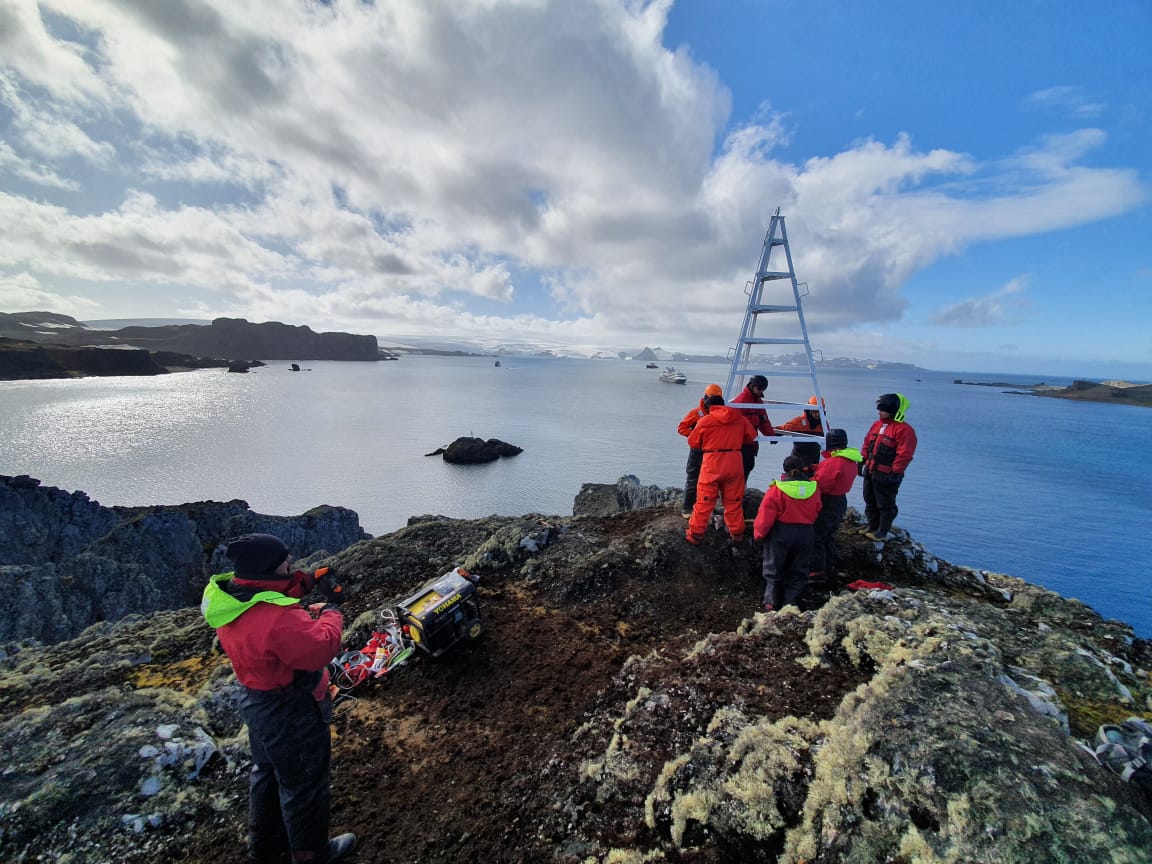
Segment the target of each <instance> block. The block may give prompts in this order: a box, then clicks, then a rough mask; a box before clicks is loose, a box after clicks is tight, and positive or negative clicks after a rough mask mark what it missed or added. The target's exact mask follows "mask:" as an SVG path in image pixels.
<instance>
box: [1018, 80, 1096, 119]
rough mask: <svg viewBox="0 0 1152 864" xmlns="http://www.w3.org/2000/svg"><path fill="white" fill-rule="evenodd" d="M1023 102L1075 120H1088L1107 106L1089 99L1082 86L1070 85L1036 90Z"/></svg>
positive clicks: (1031, 106) (1028, 105)
mask: <svg viewBox="0 0 1152 864" xmlns="http://www.w3.org/2000/svg"><path fill="white" fill-rule="evenodd" d="M1024 104H1025V105H1026V106H1027V107H1029V108H1033V109H1037V110H1041V111H1049V112H1052V113H1055V114H1060V115H1064V116H1069V117H1073V118H1075V119H1077V120H1090V119H1092V118H1095V117H1099V116H1100V115H1101V114H1103V113H1104V111H1105V110H1106V109H1107V107H1108V106H1107V105H1105V104H1104V103H1103V102H1097V101H1094V100H1092V99H1090V98H1089V97H1088V96H1087V95H1086V94H1085V92H1084V90H1083V88H1081V87H1073V86H1070V85H1059V86H1056V87H1046V88H1044V89H1043V90H1037V91H1035V92H1034V93H1030V94H1029V95H1028V97H1027V98H1026V99H1025V100H1024Z"/></svg>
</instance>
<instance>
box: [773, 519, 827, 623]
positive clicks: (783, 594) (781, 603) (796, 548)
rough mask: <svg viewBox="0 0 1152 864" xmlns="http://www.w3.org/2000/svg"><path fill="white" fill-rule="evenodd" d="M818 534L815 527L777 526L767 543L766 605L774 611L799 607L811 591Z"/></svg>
mask: <svg viewBox="0 0 1152 864" xmlns="http://www.w3.org/2000/svg"><path fill="white" fill-rule="evenodd" d="M815 536H816V534H815V531H814V530H813V529H812V526H811V525H793V524H789V523H785V522H777V523H776V524H775V525H773V526H772V530H771V531H770V532H768V536H767V537H766V538H765V539H764V570H763V573H764V581H765V583H767V584H766V585H765V587H764V602H765V603H770V604H771V605H772V608H773V609H783V608H784V607H785V606H788V605H793V606H798V605H799V604H800V601H801V600H802V599H803V597H804V594H805V593H806V592H807V591H808V563H809V560H810V559H811V557H812V545H813V542H814V539H815Z"/></svg>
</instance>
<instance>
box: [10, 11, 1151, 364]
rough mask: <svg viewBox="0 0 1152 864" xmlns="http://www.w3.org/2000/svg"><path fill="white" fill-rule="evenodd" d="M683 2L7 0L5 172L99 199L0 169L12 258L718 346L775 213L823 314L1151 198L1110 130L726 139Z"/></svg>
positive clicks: (238, 290)
mask: <svg viewBox="0 0 1152 864" xmlns="http://www.w3.org/2000/svg"><path fill="white" fill-rule="evenodd" d="M669 5H670V4H669V2H650V3H642V2H628V3H621V2H614V0H508V2H502V3H491V2H487V0H454V2H449V0H425V2H420V3H411V2H407V0H378V2H376V3H374V4H360V3H348V4H334V5H331V6H328V5H324V4H283V3H280V2H274V0H265V2H252V3H245V4H232V3H225V2H223V0H215V2H204V0H195V2H193V0H168V2H164V3H139V2H134V0H119V2H118V0H42V2H41V4H40V5H39V6H37V5H36V4H34V3H31V2H21V3H19V4H18V5H17V6H16V7H15V8H14V10H12V9H10V10H9V11H8V13H6V14H7V16H8V17H7V18H6V19H5V22H6V25H7V26H8V27H10V28H12V29H11V32H14V33H15V34H16V35H15V36H11V37H0V39H3V38H7V41H6V42H4V43H3V44H4V45H9V44H11V45H16V44H18V45H19V46H20V47H19V50H16V51H14V52H12V53H4V54H2V55H0V67H5V66H6V67H7V68H8V71H7V72H6V73H5V72H0V74H2V75H5V76H6V77H5V79H4V80H6V81H7V82H8V86H7V89H6V90H5V91H4V93H5V97H4V98H5V102H6V104H9V105H10V106H12V107H13V112H14V115H13V116H14V120H13V129H14V130H15V132H16V133H17V135H16V137H15V139H14V142H13V145H12V147H11V148H10V150H9V151H7V153H6V152H4V151H0V170H4V166H5V165H11V166H17V167H18V166H24V167H23V169H22V170H25V171H29V170H32V171H35V170H36V168H37V166H38V165H39V164H40V162H39V161H37V159H43V160H47V162H48V164H49V166H50V167H47V168H44V169H43V176H44V177H45V178H53V177H55V178H56V179H57V180H59V185H58V188H61V189H63V188H65V187H64V185H63V184H79V185H81V186H82V187H83V188H84V190H85V191H87V190H88V189H89V188H90V187H92V188H97V189H99V190H102V191H101V192H100V193H99V194H98V193H97V192H96V191H93V192H91V193H90V194H89V195H87V196H82V197H83V200H82V201H75V200H72V199H67V198H65V197H64V196H58V197H56V198H53V197H52V196H51V195H47V196H46V199H45V200H39V199H37V200H33V199H30V198H25V197H22V196H20V195H17V194H14V193H4V192H2V191H0V220H3V223H4V224H5V225H6V226H11V227H10V229H9V230H7V231H6V232H5V233H4V234H3V235H0V271H2V270H7V271H9V272H16V271H26V272H29V273H35V274H39V275H41V276H42V277H47V276H63V277H69V278H71V279H79V280H86V281H88V282H90V283H92V284H93V285H94V286H96V287H94V289H93V291H94V296H100V294H99V292H100V290H101V288H100V286H108V285H111V284H116V285H121V284H127V285H133V286H138V287H139V288H140V289H141V290H146V289H147V288H149V287H150V286H157V285H160V286H173V287H177V288H180V289H182V290H183V291H184V292H185V294H186V296H185V297H184V298H183V299H181V301H180V302H181V303H183V304H184V306H185V309H184V311H190V310H191V309H193V308H194V309H195V310H196V311H197V312H198V313H199V314H201V315H203V316H205V317H210V316H211V315H213V314H217V313H221V314H222V313H229V314H240V315H246V316H247V317H250V318H253V319H259V318H261V317H262V316H267V317H270V318H279V319H281V320H287V321H290V322H292V323H309V324H312V325H314V326H320V327H330V326H344V327H347V328H348V329H355V330H359V331H365V330H366V331H370V332H376V333H381V334H385V333H388V332H392V331H393V330H395V331H396V332H399V330H400V328H405V330H406V332H413V333H415V332H420V331H422V330H423V331H429V332H452V331H457V330H464V329H466V330H468V331H470V332H482V333H492V334H495V333H497V332H498V331H501V330H503V331H505V332H506V333H507V334H509V335H518V336H519V335H523V336H525V337H526V338H527V337H532V338H539V339H541V340H549V339H551V340H556V341H565V340H567V341H571V342H579V343H580V344H600V345H609V346H610V345H613V344H616V345H623V346H629V345H638V344H643V343H644V342H650V343H652V344H656V343H658V342H662V343H664V344H676V345H678V346H681V347H683V348H685V349H689V350H706V351H710V352H712V351H718V350H722V349H723V347H725V346H726V345H727V344H729V342H730V340H731V339H732V338H733V335H734V334H733V333H732V330H733V323H732V322H733V321H734V320H738V317H739V316H740V315H741V314H742V311H743V308H744V303H745V297H744V295H743V293H742V289H743V286H744V283H745V282H746V280H747V279H748V278H749V277H750V276H751V274H752V271H753V269H754V266H755V263H756V258H757V256H758V253H759V247H760V243H761V240H762V237H763V232H764V229H765V227H766V224H767V218H768V215H769V214H770V213H771V212H772V211H773V210H774V209H775V208H776V206H781V207H782V208H783V211H784V213H785V214H786V215H787V216H788V219H789V221H788V228H789V236H790V239H791V241H792V244H793V248H794V251H795V252H796V267H797V271H798V273H799V274H800V276H801V278H802V279H805V280H806V281H808V282H810V283H811V285H812V286H813V294H812V296H811V297H810V299H809V300H808V302H807V305H806V312H807V314H808V320H809V322H810V323H811V324H812V325H813V326H814V328H815V329H816V330H817V332H825V333H832V332H844V331H843V330H837V328H852V327H860V326H867V325H869V324H871V323H881V322H886V321H892V320H895V319H897V318H899V316H901V315H902V313H903V310H904V308H905V305H906V304H905V300H904V298H903V297H902V294H901V291H902V288H903V286H904V284H905V282H906V281H907V279H908V278H909V277H910V276H911V275H912V274H913V273H915V272H916V271H917V270H918V269H921V268H923V267H925V266H927V265H928V264H930V263H932V262H933V261H935V260H937V259H939V258H940V257H942V256H946V255H952V254H956V253H958V252H960V251H962V250H963V249H965V248H967V247H968V246H970V245H972V244H975V243H979V242H983V241H986V240H989V239H995V238H1001V237H1011V236H1019V235H1027V234H1032V233H1037V232H1042V231H1050V230H1054V229H1057V228H1065V227H1071V226H1074V225H1078V224H1084V223H1086V222H1090V221H1092V220H1096V219H1100V218H1104V217H1107V216H1111V215H1115V214H1118V213H1122V212H1125V211H1126V210H1130V209H1132V208H1133V207H1136V206H1138V205H1139V204H1140V203H1141V202H1143V201H1144V200H1146V191H1145V189H1144V187H1143V186H1142V185H1141V182H1140V179H1139V177H1138V176H1137V174H1136V173H1135V172H1133V171H1127V170H1123V169H1115V168H1103V167H1087V166H1085V165H1084V164H1082V163H1083V161H1084V159H1085V156H1086V154H1088V153H1089V152H1090V151H1091V150H1092V149H1093V148H1095V147H1099V146H1100V144H1101V143H1102V142H1103V140H1104V137H1103V133H1102V132H1100V131H1099V130H1094V129H1086V130H1081V131H1079V132H1076V133H1073V134H1070V135H1065V136H1062V137H1049V138H1044V139H1041V140H1040V141H1038V142H1036V144H1035V145H1034V146H1031V147H1029V148H1027V149H1025V150H1022V151H1021V152H1019V153H1017V154H1013V155H1012V156H1011V157H1009V158H1006V159H1002V160H998V161H995V162H980V161H978V160H976V159H974V158H972V157H970V156H968V155H966V154H963V153H959V152H955V151H952V150H947V149H942V148H937V149H933V150H929V151H922V150H918V149H917V148H916V146H915V145H914V143H913V139H912V138H911V137H910V136H907V135H902V136H900V137H898V138H897V139H896V140H894V141H892V142H891V143H886V142H882V141H875V140H863V141H860V142H857V143H856V144H854V145H853V146H852V147H850V148H848V149H846V150H845V151H844V152H841V153H837V154H833V155H829V156H826V157H820V158H814V159H810V160H808V161H807V162H804V163H802V164H794V163H791V162H788V161H785V160H783V159H781V158H780V157H779V156H778V151H779V149H780V148H781V146H782V145H783V144H784V143H785V142H786V140H787V138H786V136H787V131H786V129H785V124H784V118H783V117H782V116H780V115H777V114H774V113H773V112H772V110H771V109H770V107H769V106H768V105H767V104H766V105H765V106H763V108H762V109H761V111H760V112H759V113H758V114H757V116H756V118H755V119H754V121H753V122H749V123H746V124H744V125H742V126H739V127H736V128H731V129H728V128H727V123H728V114H729V110H730V102H731V99H730V95H729V93H728V92H727V91H726V90H725V88H724V87H723V86H722V85H721V84H720V82H719V81H718V80H717V79H716V76H715V74H714V73H713V72H712V71H711V70H710V69H708V68H707V67H706V66H703V65H701V64H698V63H696V62H695V61H694V60H693V59H692V57H691V56H690V55H689V54H688V53H687V52H686V51H676V52H673V51H669V50H667V49H666V48H664V47H663V45H662V43H661V39H662V36H663V31H664V24H665V19H666V16H667V13H668V9H669ZM37 10H45V11H44V16H45V18H46V19H48V20H49V23H50V25H51V26H45V25H44V23H43V21H44V20H45V19H42V18H41V16H40V13H39V12H38V11H37ZM52 16H58V19H53V18H52ZM65 21H66V22H69V27H70V28H71V30H74V31H75V33H78V34H81V35H80V36H78V37H73V38H72V39H71V41H70V40H69V39H66V38H64V36H63V35H61V34H63V33H64V32H65V31H66V30H68V29H69V28H66V27H64V26H63V24H62V23H61V22H65ZM2 32H3V28H2V27H0V33H2ZM54 34H55V35H54ZM0 47H3V45H0ZM717 145H718V146H717ZM32 154H39V155H38V157H37V159H34V158H33V155H32ZM69 156H71V157H82V158H83V159H85V160H87V162H88V166H87V168H86V169H85V171H86V172H87V173H85V171H81V170H80V169H74V170H75V171H76V172H77V173H74V174H70V173H67V172H66V171H65V169H64V168H63V167H60V166H61V165H62V164H63V160H65V159H66V158H67V157H69ZM73 161H75V160H73ZM7 170H10V171H15V170H17V169H16V168H8V169H7ZM52 172H55V173H52ZM125 178H127V179H125ZM95 181H99V182H95ZM41 185H42V186H45V187H51V186H53V183H52V182H51V180H44V181H43V182H42V183H41ZM73 188H74V187H73ZM109 190H112V191H111V192H110V191H109ZM49 191H51V189H50V190H49ZM521 273H527V274H528V278H527V279H526V280H523V281H518V280H520V276H519V274H521ZM537 283H539V284H542V285H544V286H545V291H547V292H549V294H548V296H540V295H539V294H538V293H536V291H535V286H536V284H537ZM974 314H975V313H974Z"/></svg>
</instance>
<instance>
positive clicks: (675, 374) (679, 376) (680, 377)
mask: <svg viewBox="0 0 1152 864" xmlns="http://www.w3.org/2000/svg"><path fill="white" fill-rule="evenodd" d="M660 380H661V381H663V382H664V383H665V384H687V383H688V376H687V375H685V374H684V373H683V372H681V371H680V370H678V369H677V368H676V367H675V366H665V367H664V371H663V372H661V373H660Z"/></svg>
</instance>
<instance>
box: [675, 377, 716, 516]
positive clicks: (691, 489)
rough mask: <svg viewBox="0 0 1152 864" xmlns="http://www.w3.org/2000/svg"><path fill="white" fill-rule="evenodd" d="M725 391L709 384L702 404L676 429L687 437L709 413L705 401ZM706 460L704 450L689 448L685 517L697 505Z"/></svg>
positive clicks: (685, 486)
mask: <svg viewBox="0 0 1152 864" xmlns="http://www.w3.org/2000/svg"><path fill="white" fill-rule="evenodd" d="M723 394H724V391H723V390H721V389H720V385H719V384H709V385H708V386H707V387H705V388H704V395H703V396H701V397H700V404H699V405H698V406H697V407H695V408H693V409H692V410H691V411H689V412H688V413H687V414H685V415H684V419H683V420H681V421H680V425H679V426H677V427H676V431H677V432H679V433H680V434H681V435H683V436H684V437H685V438H687V437H688V436H689V435H691V434H692V430H693V429H695V428H696V424H697V423H699V422H700V418H701V417H703V416H704V415H705V414H707V413H708V406H707V405H706V404H705V401H706V400H707V399H708V397H709V396H722V395H723ZM703 461H704V451H703V450H697V449H696V448H694V447H690V448H688V464H687V465H685V466H684V473H685V475H686V478H685V482H684V503H683V505H681V507H680V513H681V515H683V516H684V518H685V519H689V518H691V516H692V508H693V507H695V506H696V484H697V482H698V481H699V480H700V464H701V463H702V462H703Z"/></svg>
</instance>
